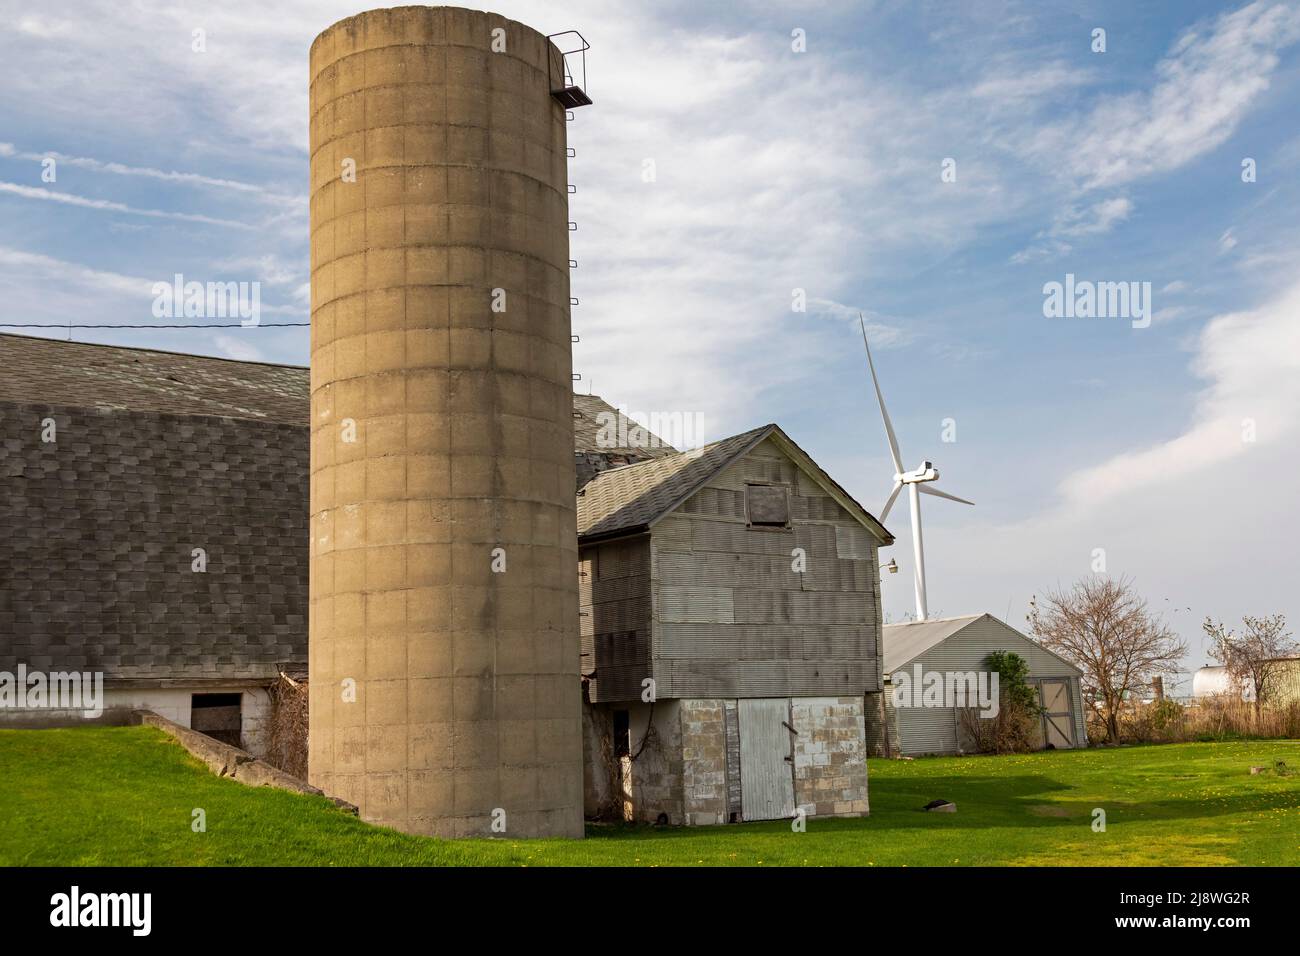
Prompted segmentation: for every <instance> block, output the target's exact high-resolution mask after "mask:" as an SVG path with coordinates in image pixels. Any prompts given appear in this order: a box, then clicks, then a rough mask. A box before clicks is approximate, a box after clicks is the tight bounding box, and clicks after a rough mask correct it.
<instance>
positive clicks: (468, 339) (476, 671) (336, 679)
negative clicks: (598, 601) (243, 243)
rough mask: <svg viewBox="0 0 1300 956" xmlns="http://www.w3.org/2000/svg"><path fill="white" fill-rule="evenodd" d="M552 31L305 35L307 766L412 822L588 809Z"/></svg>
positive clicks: (563, 817)
mask: <svg viewBox="0 0 1300 956" xmlns="http://www.w3.org/2000/svg"><path fill="white" fill-rule="evenodd" d="M494 31H499V32H494ZM494 41H495V42H496V44H497V46H498V47H500V45H501V44H502V43H504V48H503V49H500V50H499V51H498V50H494V49H493V44H494ZM552 50H553V47H551V45H550V44H549V43H548V42H547V41H546V39H545V38H544V37H542V36H541V35H540V34H538V33H537V32H536V31H534V30H531V29H529V28H528V27H525V26H523V25H522V24H519V23H516V22H514V21H512V20H507V19H504V18H502V17H499V16H496V15H493V14H486V13H480V12H475V11H469V10H461V9H456V8H450V7H399V8H395V9H391V10H378V11H371V12H368V13H363V14H360V15H358V16H355V17H352V18H350V19H347V20H344V21H341V22H340V23H337V24H335V25H334V26H332V27H330V28H329V29H328V30H326V31H325V32H324V33H322V34H321V35H320V36H319V37H318V38H317V39H316V41H315V43H314V44H313V45H312V49H311V97H310V99H311V257H312V346H311V348H312V352H311V365H312V474H311V516H312V517H311V522H312V524H311V530H312V535H311V539H312V541H311V562H312V573H311V620H310V664H311V685H310V686H311V694H312V700H311V733H310V738H311V740H310V774H309V775H310V778H311V780H312V782H313V783H315V784H317V785H318V786H320V787H322V788H324V789H325V790H326V791H328V792H330V793H333V794H336V795H338V796H341V797H343V798H344V799H346V800H349V801H351V802H353V803H355V804H357V805H358V806H359V807H360V808H361V813H362V815H363V817H364V818H365V819H367V820H372V821H376V822H379V823H383V824H387V825H390V826H394V827H397V828H399V829H403V830H407V831H409V832H415V833H428V834H437V835H446V836H471V835H493V834H494V833H499V832H500V831H499V830H493V829H492V823H493V821H494V819H496V820H499V819H501V816H500V815H501V812H504V819H505V823H506V828H505V831H504V835H506V836H522V837H529V836H555V835H560V836H571V837H577V836H581V835H582V763H581V761H582V754H581V724H580V717H579V708H580V694H581V688H580V684H579V678H578V660H579V658H578V647H577V640H578V637H577V636H578V620H577V593H576V584H575V580H574V574H573V568H574V566H575V564H576V562H577V534H576V526H575V518H574V499H573V488H574V464H573V417H572V398H571V395H572V383H571V368H572V358H571V351H570V349H571V346H570V337H569V336H570V328H569V275H568V256H569V252H568V235H569V233H568V225H567V223H568V201H567V182H566V180H567V173H566V159H565V117H564V110H563V109H562V108H561V107H560V106H559V105H558V104H557V103H556V102H555V101H554V100H553V99H552V97H551V96H550V92H549V91H550V83H549V81H548V72H547V71H548V56H550V55H551V51H552ZM352 168H355V181H350V177H349V171H350V169H352ZM496 549H502V550H501V551H500V552H497V551H496ZM502 559H503V560H504V562H505V564H504V569H505V570H504V573H496V572H494V571H493V562H494V560H497V567H498V568H500V567H502V565H501V560H502ZM349 681H351V682H354V684H353V685H349V684H347V683H346V682H349ZM347 686H355V700H351V699H349V698H348V697H347V696H345V694H346V689H347Z"/></svg>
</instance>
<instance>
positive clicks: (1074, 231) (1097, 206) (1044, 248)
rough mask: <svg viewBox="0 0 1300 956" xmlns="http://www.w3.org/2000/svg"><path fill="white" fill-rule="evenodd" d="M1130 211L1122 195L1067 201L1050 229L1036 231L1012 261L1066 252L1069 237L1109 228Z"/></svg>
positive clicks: (1122, 219)
mask: <svg viewBox="0 0 1300 956" xmlns="http://www.w3.org/2000/svg"><path fill="white" fill-rule="evenodd" d="M1132 212H1133V203H1132V202H1131V201H1130V200H1129V199H1128V198H1127V197H1124V196H1113V197H1111V198H1110V199H1101V200H1098V201H1097V202H1094V203H1091V204H1089V205H1086V206H1078V205H1074V204H1071V205H1068V206H1066V207H1065V209H1063V210H1062V211H1061V212H1059V213H1057V214H1056V216H1055V217H1054V218H1053V220H1052V225H1051V227H1050V228H1049V229H1046V230H1044V231H1043V232H1040V233H1039V234H1038V236H1037V237H1036V240H1037V241H1036V242H1035V244H1033V245H1031V246H1029V247H1028V248H1026V249H1023V250H1021V251H1020V252H1017V253H1016V254H1015V255H1013V256H1012V257H1011V261H1012V262H1014V263H1023V262H1036V261H1040V260H1043V259H1049V258H1052V257H1055V256H1060V255H1065V254H1066V253H1068V252H1070V251H1071V250H1072V249H1073V248H1074V247H1073V244H1072V243H1071V242H1069V241H1068V240H1071V239H1079V238H1082V237H1086V236H1098V235H1102V234H1104V233H1107V232H1110V231H1111V229H1113V228H1115V226H1117V225H1119V224H1120V223H1122V222H1124V221H1125V220H1126V219H1128V217H1129V215H1130V214H1131V213H1132Z"/></svg>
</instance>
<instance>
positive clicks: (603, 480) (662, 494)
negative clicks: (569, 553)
mask: <svg viewBox="0 0 1300 956" xmlns="http://www.w3.org/2000/svg"><path fill="white" fill-rule="evenodd" d="M768 437H772V438H773V439H774V440H776V441H777V442H778V444H779V445H780V447H781V448H782V450H784V451H785V452H786V453H787V454H789V455H790V457H791V458H793V459H794V461H795V463H796V464H798V465H799V466H800V467H801V468H802V469H803V470H804V471H805V472H807V473H808V474H809V475H810V476H811V477H812V478H813V479H814V480H815V481H817V482H818V484H820V485H821V486H822V487H823V488H824V489H826V491H827V492H828V493H830V494H831V495H833V496H834V497H835V498H836V500H838V501H839V502H840V504H841V505H843V506H844V507H845V508H847V509H848V511H849V512H850V513H851V514H853V515H854V517H855V518H857V519H858V521H859V522H861V523H862V524H863V525H864V526H865V527H867V528H868V529H869V530H871V531H872V532H873V533H874V534H875V535H876V536H877V537H878V538H879V539H880V540H881V542H882V543H884V544H892V543H893V541H894V539H893V536H892V535H890V533H889V532H888V531H886V530H885V528H884V526H883V525H882V524H881V523H880V522H879V521H877V520H876V519H875V518H874V517H873V516H872V515H871V514H869V513H868V512H867V510H866V509H865V508H863V507H862V506H861V505H860V504H858V503H857V502H856V501H854V500H853V498H851V497H850V496H849V494H848V493H847V492H846V491H844V489H843V488H841V487H840V486H839V485H838V484H836V483H835V481H834V480H833V479H832V478H831V477H830V475H828V474H826V472H824V471H822V469H821V468H820V467H819V466H818V465H817V463H816V462H815V461H813V460H812V458H811V457H809V456H808V454H807V452H805V451H804V450H803V449H802V448H800V447H799V446H798V445H796V444H795V443H794V442H793V441H791V440H790V438H789V436H787V435H786V434H785V432H783V431H782V430H781V428H780V426H778V425H763V426H761V427H759V428H752V429H750V430H749V431H747V432H741V433H740V434H739V435H732V436H731V437H730V438H724V439H722V440H720V441H715V442H712V443H711V444H708V445H702V446H701V447H699V448H696V449H692V450H691V451H685V452H678V453H676V454H673V455H666V456H664V457H662V458H656V459H654V460H653V461H643V462H638V463H636V464H634V465H625V466H623V467H622V468H613V469H611V470H609V471H604V472H601V473H600V474H599V475H597V476H596V477H595V478H593V479H592V480H591V481H590V482H588V483H587V484H586V485H585V486H584V487H583V489H582V491H580V492H579V493H578V538H579V540H587V541H593V540H596V539H599V538H603V537H609V536H614V535H618V534H628V533H635V532H638V531H643V530H645V529H647V528H649V527H650V525H652V524H654V523H655V522H656V521H658V520H659V519H660V518H662V517H663V516H664V515H666V514H668V512H670V511H672V510H673V509H674V508H676V507H677V506H678V505H679V504H681V503H682V502H683V501H685V500H686V499H687V498H689V497H690V496H691V495H693V494H694V493H695V492H696V491H698V490H699V489H700V488H702V487H703V486H704V485H705V484H707V483H708V481H709V480H710V479H711V478H712V477H713V476H714V475H716V474H717V473H718V472H720V471H722V469H724V468H726V467H727V466H728V465H730V464H731V463H732V462H734V461H735V460H736V459H738V458H740V457H741V456H742V455H744V454H746V453H747V452H748V451H749V450H750V449H751V448H754V447H755V446H756V445H758V443H759V442H761V441H763V440H764V439H766V438H768Z"/></svg>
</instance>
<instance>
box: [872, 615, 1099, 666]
mask: <svg viewBox="0 0 1300 956" xmlns="http://www.w3.org/2000/svg"><path fill="white" fill-rule="evenodd" d="M983 618H988V619H989V620H991V621H996V622H997V623H998V624H1001V625H1002V626H1003V627H1005V628H1006V629H1007V630H1009V631H1011V632H1013V633H1015V634H1019V635H1020V636H1021V637H1022V638H1024V639H1025V640H1026V641H1033V643H1034V644H1036V645H1037V646H1038V647H1039V648H1041V649H1042V650H1043V651H1044V652H1045V653H1047V654H1051V655H1052V656H1053V657H1055V658H1056V659H1057V660H1059V661H1060V662H1061V663H1063V664H1065V665H1067V666H1068V667H1069V668H1070V669H1071V670H1073V671H1075V672H1078V673H1082V672H1081V671H1079V668H1078V667H1076V666H1075V665H1074V664H1071V663H1070V662H1069V661H1067V660H1066V659H1065V658H1063V657H1061V655H1060V654H1057V653H1054V652H1053V651H1051V650H1049V649H1048V648H1046V647H1043V645H1042V644H1039V643H1038V642H1037V641H1034V640H1033V638H1031V637H1029V636H1028V635H1027V634H1021V633H1020V631H1018V630H1016V629H1015V628H1014V627H1012V626H1011V625H1010V624H1008V623H1007V622H1006V621H1003V620H1001V619H1000V618H997V617H994V616H993V615H992V614H987V613H985V614H967V615H965V616H963V617H944V618H936V619H933V620H928V621H908V622H906V623H902V624H886V625H885V626H884V627H883V628H881V640H882V643H883V644H884V663H883V667H884V671H885V673H886V674H889V673H891V672H893V671H896V670H898V669H899V668H900V667H906V666H907V665H908V664H910V663H912V661H914V660H916V658H918V657H920V656H921V655H922V654H924V653H925V652H926V651H928V650H930V649H931V648H933V647H937V646H938V645H940V644H942V643H943V642H944V641H946V640H948V638H950V637H952V636H953V635H955V634H957V633H958V632H959V631H961V630H964V629H965V628H967V627H969V626H970V625H971V624H974V623H975V622H976V621H979V620H982V619H983Z"/></svg>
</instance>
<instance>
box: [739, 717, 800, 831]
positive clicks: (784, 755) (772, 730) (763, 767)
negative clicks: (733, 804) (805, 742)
mask: <svg viewBox="0 0 1300 956" xmlns="http://www.w3.org/2000/svg"><path fill="white" fill-rule="evenodd" d="M737 714H738V717H739V723H740V812H741V814H742V815H743V816H744V818H745V819H746V820H783V819H788V818H790V817H793V816H794V763H793V761H794V755H793V753H792V750H793V747H792V745H791V741H790V730H789V728H788V727H787V726H786V723H787V721H788V720H789V717H790V701H789V700H787V699H785V698H779V699H775V700H741V701H740V702H739V704H738V707H737Z"/></svg>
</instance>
